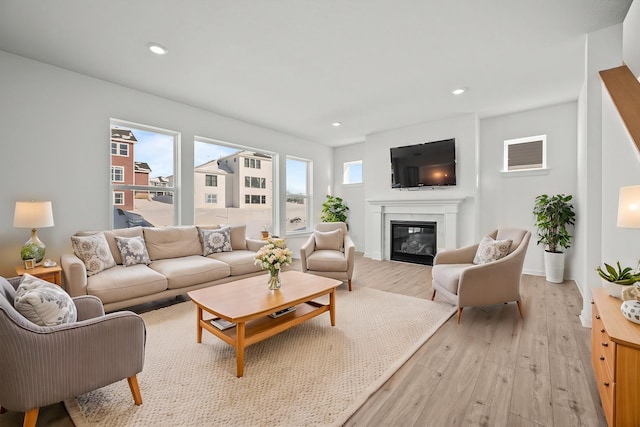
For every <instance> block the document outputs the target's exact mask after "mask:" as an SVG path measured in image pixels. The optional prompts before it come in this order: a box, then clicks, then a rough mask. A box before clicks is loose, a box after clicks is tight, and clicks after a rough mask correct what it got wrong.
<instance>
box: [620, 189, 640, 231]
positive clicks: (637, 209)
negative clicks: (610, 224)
mask: <svg viewBox="0 0 640 427" xmlns="http://www.w3.org/2000/svg"><path fill="white" fill-rule="evenodd" d="M616 225H617V226H618V227H621V228H640V185H629V186H626V187H620V193H619V197H618V222H617V224H616Z"/></svg>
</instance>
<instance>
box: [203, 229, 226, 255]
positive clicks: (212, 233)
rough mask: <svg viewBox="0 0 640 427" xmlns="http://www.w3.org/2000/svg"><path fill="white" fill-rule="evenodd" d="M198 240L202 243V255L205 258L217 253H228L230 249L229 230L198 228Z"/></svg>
mask: <svg viewBox="0 0 640 427" xmlns="http://www.w3.org/2000/svg"><path fill="white" fill-rule="evenodd" d="M198 233H199V234H200V240H201V241H202V255H203V256H207V255H211V254H215V253H218V252H230V251H232V250H233V248H232V247H231V229H230V228H229V227H223V228H219V229H216V230H213V229H206V228H198Z"/></svg>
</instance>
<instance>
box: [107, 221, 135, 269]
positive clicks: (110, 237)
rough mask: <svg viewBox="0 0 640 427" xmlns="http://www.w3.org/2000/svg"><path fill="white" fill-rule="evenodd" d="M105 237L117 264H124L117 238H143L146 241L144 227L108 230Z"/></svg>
mask: <svg viewBox="0 0 640 427" xmlns="http://www.w3.org/2000/svg"><path fill="white" fill-rule="evenodd" d="M104 237H106V239H107V243H108V244H109V249H111V253H112V254H113V259H115V260H116V264H122V256H121V255H120V248H118V244H117V242H116V239H115V238H116V237H141V238H142V239H144V235H143V233H142V227H131V228H118V229H116V230H108V231H105V232H104Z"/></svg>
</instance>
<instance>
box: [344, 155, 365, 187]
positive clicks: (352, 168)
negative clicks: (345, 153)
mask: <svg viewBox="0 0 640 427" xmlns="http://www.w3.org/2000/svg"><path fill="white" fill-rule="evenodd" d="M342 183H343V184H362V160H356V161H354V162H345V163H344V165H343V169H342Z"/></svg>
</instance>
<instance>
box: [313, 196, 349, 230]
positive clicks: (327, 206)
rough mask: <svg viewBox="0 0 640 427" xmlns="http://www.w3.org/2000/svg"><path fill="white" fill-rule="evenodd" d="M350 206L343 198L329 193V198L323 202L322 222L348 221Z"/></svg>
mask: <svg viewBox="0 0 640 427" xmlns="http://www.w3.org/2000/svg"><path fill="white" fill-rule="evenodd" d="M348 210H349V207H348V206H347V205H345V204H344V202H343V201H342V198H340V197H333V196H330V195H328V194H327V200H326V201H325V202H324V203H323V204H322V214H321V215H320V219H321V220H322V222H344V223H346V222H347V211H348Z"/></svg>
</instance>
